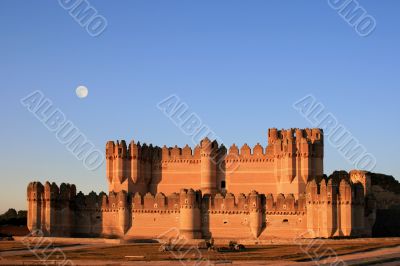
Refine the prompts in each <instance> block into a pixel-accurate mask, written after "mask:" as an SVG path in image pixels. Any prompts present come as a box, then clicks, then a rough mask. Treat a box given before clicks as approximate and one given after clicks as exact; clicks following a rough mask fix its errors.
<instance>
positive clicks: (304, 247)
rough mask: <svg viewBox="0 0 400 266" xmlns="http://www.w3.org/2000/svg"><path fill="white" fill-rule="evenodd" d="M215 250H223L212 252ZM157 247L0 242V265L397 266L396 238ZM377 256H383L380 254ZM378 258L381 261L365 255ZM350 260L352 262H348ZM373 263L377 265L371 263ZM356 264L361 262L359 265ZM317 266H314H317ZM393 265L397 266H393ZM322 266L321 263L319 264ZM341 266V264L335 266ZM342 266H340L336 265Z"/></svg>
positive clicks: (399, 240)
mask: <svg viewBox="0 0 400 266" xmlns="http://www.w3.org/2000/svg"><path fill="white" fill-rule="evenodd" d="M217 247H219V248H221V247H226V246H217ZM161 248H162V244H160V243H126V244H81V243H79V242H77V243H68V244H66V243H51V245H49V243H47V242H46V244H45V245H40V243H37V242H35V243H33V242H32V243H28V242H18V241H2V242H0V264H3V265H7V264H9V265H13V264H24V265H27V264H28V265H29V264H32V265H38V264H57V263H59V264H60V265H61V264H63V265H68V264H67V262H68V263H70V265H72V264H82V265H87V264H93V265H102V264H115V263H117V264H140V263H141V264H145V265H146V263H147V264H148V263H150V262H151V263H155V262H157V264H160V263H161V264H160V265H164V264H171V263H172V264H174V263H177V265H179V264H182V263H183V264H184V265H185V264H188V265H191V264H194V265H196V264H198V265H206V264H208V265H212V264H227V263H228V264H232V263H233V264H236V263H240V264H245V262H250V263H251V262H253V263H254V264H258V263H259V262H263V263H262V264H266V263H268V264H280V265H282V264H288V265H290V264H305V265H312V264H314V260H316V261H320V263H322V262H324V261H325V260H326V262H328V261H330V263H332V262H341V261H340V258H342V257H345V256H350V257H349V259H348V260H349V261H354V263H355V264H357V265H374V264H376V263H377V262H381V263H387V265H398V264H400V238H369V239H343V240H332V239H316V240H307V241H303V242H302V243H291V244H285V243H283V244H263V245H246V249H245V250H244V251H240V252H221V250H220V251H216V250H215V251H213V250H210V251H208V250H207V249H201V248H198V246H196V245H194V246H193V245H192V246H189V245H182V244H181V243H179V242H178V243H175V245H173V249H172V250H170V251H161ZM382 250H383V251H382ZM372 252H380V253H379V254H381V256H380V257H379V256H376V255H373V256H370V258H369V259H368V256H367V254H369V253H371V254H373V253H372ZM351 256H352V257H351ZM377 259H378V260H377ZM361 260H362V261H361ZM320 263H319V264H320ZM393 263H397V264H393ZM322 264H323V263H322ZM337 265H341V264H337ZM342 265H345V264H342Z"/></svg>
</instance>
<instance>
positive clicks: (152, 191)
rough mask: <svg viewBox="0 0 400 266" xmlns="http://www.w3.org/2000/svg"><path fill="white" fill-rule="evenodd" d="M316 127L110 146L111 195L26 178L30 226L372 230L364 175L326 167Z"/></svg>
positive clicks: (201, 233)
mask: <svg viewBox="0 0 400 266" xmlns="http://www.w3.org/2000/svg"><path fill="white" fill-rule="evenodd" d="M323 156H324V146H323V132H322V130H321V129H315V128H314V129H288V130H277V129H275V128H272V129H269V130H268V144H267V146H266V147H264V146H263V145H261V144H257V145H255V146H254V147H253V148H250V147H249V146H248V145H247V144H245V145H243V146H242V147H241V148H240V149H239V148H238V147H237V146H236V145H232V146H231V147H230V148H229V150H227V149H226V148H225V147H224V146H223V145H218V143H217V142H216V141H210V140H209V139H207V138H206V139H203V140H202V141H201V143H200V144H199V145H197V146H196V147H195V148H194V149H193V150H192V149H191V148H190V147H189V146H187V145H186V146H185V147H183V148H179V147H176V146H175V147H172V148H168V147H165V146H164V147H162V148H160V147H157V146H152V145H149V146H148V145H146V144H140V143H135V142H134V141H131V143H130V144H129V145H127V144H126V142H125V141H124V140H122V141H120V142H119V141H117V142H116V143H115V142H113V141H109V142H107V144H106V158H107V166H106V168H107V182H108V187H109V194H108V195H106V194H105V193H100V194H96V193H94V192H92V193H90V194H89V195H84V194H82V193H81V192H79V193H76V188H75V186H74V185H69V184H64V183H63V184H61V186H60V187H58V186H57V185H56V184H54V183H53V184H50V183H49V182H46V184H45V185H42V184H41V183H39V182H32V183H30V184H29V185H28V191H27V194H28V195H27V196H28V228H29V230H31V231H34V230H41V231H43V233H44V234H45V235H49V236H106V237H121V238H125V239H129V238H168V237H171V236H176V234H177V233H178V234H180V235H182V236H184V237H187V238H195V239H197V238H210V237H214V238H237V239H239V238H240V239H250V238H253V239H254V238H258V239H266V238H270V237H297V236H299V235H301V236H303V237H310V238H313V237H334V236H370V235H371V231H372V226H373V224H374V222H375V201H374V199H373V197H372V194H371V181H370V176H369V173H368V172H364V171H356V170H353V171H351V172H350V173H349V174H337V173H334V174H332V175H331V176H330V177H326V176H324V174H323Z"/></svg>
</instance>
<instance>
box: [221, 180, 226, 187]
mask: <svg viewBox="0 0 400 266" xmlns="http://www.w3.org/2000/svg"><path fill="white" fill-rule="evenodd" d="M225 187H226V183H225V180H223V181H221V188H225Z"/></svg>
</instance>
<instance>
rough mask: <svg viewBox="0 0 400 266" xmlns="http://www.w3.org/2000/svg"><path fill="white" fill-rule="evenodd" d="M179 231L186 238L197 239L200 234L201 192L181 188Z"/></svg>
mask: <svg viewBox="0 0 400 266" xmlns="http://www.w3.org/2000/svg"><path fill="white" fill-rule="evenodd" d="M179 201H180V216H179V232H180V235H181V236H183V237H185V238H187V239H199V238H201V237H202V234H201V217H200V207H201V206H200V204H201V192H200V191H194V190H193V189H189V190H187V189H181V191H180V195H179Z"/></svg>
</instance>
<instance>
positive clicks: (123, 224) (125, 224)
mask: <svg viewBox="0 0 400 266" xmlns="http://www.w3.org/2000/svg"><path fill="white" fill-rule="evenodd" d="M117 204H118V229H119V235H120V236H124V235H125V233H126V232H127V231H128V229H129V227H130V220H131V219H130V211H129V204H128V195H127V193H126V192H125V191H123V190H122V191H119V192H118V193H117Z"/></svg>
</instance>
